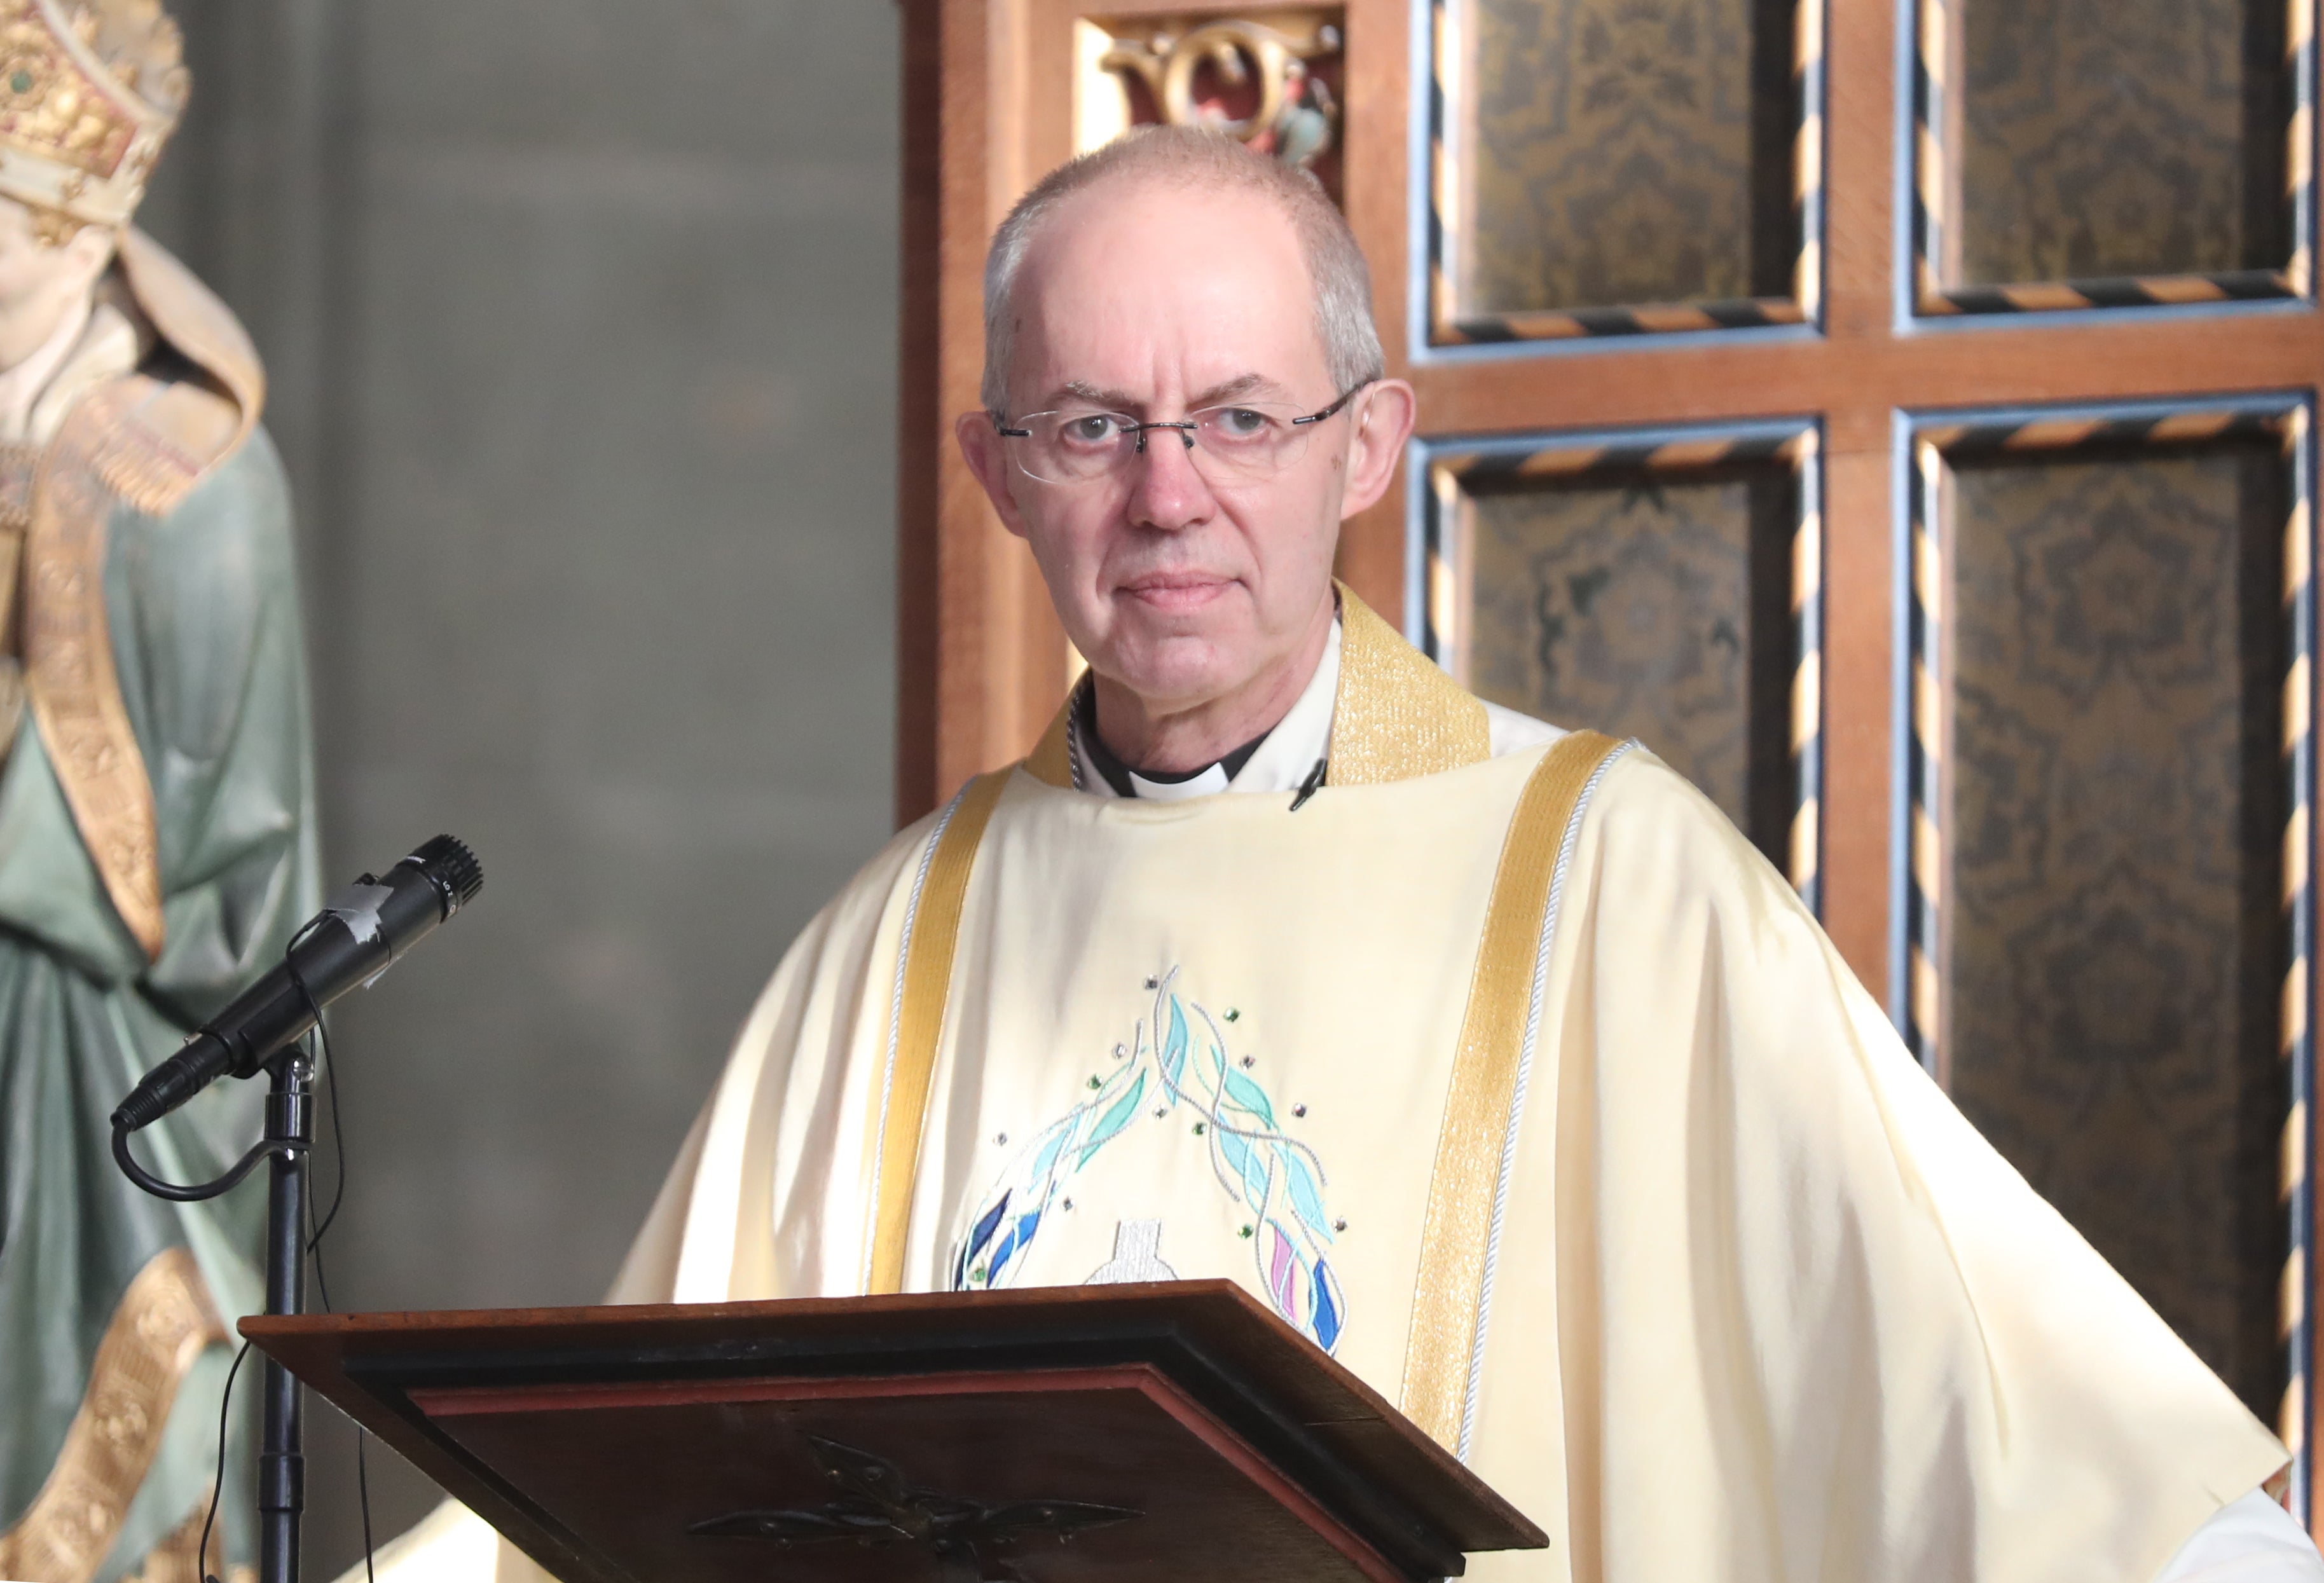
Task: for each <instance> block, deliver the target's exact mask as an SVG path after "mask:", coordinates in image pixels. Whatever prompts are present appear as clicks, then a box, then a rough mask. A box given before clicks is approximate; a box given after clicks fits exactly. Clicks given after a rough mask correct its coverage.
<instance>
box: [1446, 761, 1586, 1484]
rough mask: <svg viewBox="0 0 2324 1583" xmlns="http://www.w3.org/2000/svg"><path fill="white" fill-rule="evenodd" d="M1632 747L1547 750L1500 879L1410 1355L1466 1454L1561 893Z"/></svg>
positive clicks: (1450, 1444)
mask: <svg viewBox="0 0 2324 1583" xmlns="http://www.w3.org/2000/svg"><path fill="white" fill-rule="evenodd" d="M1621 747H1622V744H1621V743H1620V742H1618V741H1615V740H1614V739H1613V738H1611V737H1608V736H1601V735H1600V734H1599V733H1598V732H1574V733H1573V734H1572V735H1571V736H1568V737H1565V738H1563V739H1562V740H1561V741H1559V742H1558V743H1557V745H1556V746H1554V747H1553V748H1552V749H1550V750H1549V751H1548V752H1546V753H1545V754H1543V755H1542V759H1541V763H1540V764H1539V765H1538V766H1537V767H1536V768H1535V770H1534V772H1533V775H1532V778H1530V779H1528V780H1527V781H1526V787H1525V790H1524V791H1523V792H1522V793H1520V794H1519V795H1518V797H1517V812H1516V814H1515V815H1513V816H1512V817H1511V819H1510V821H1509V830H1508V836H1507V838H1506V839H1505V840H1504V841H1503V842H1502V845H1501V857H1500V863H1499V867H1498V868H1497V869H1496V870H1494V874H1493V890H1492V898H1491V900H1490V902H1489V904H1488V905H1487V907H1486V909H1485V929H1484V935H1483V938H1482V939H1481V940H1480V943H1479V944H1478V947H1477V965H1476V969H1475V973H1474V976H1473V977H1472V978H1471V980H1470V983H1469V1005H1468V1009H1467V1010H1466V1011H1465V1012H1464V1013H1463V1014H1462V1021H1461V1043H1460V1045H1459V1047H1458V1049H1457V1051H1456V1052H1455V1054H1454V1055H1453V1064H1452V1091H1451V1093H1450V1094H1449V1095H1448V1097H1447V1098H1446V1100H1445V1104H1444V1121H1443V1127H1442V1128H1441V1129H1440V1130H1439V1132H1438V1134H1437V1142H1436V1168H1435V1172H1434V1175H1433V1176H1432V1177H1431V1178H1430V1180H1429V1184H1428V1218H1427V1221H1426V1225H1425V1230H1424V1231H1423V1233H1422V1238H1421V1250H1422V1251H1421V1265H1420V1276H1419V1281H1418V1284H1417V1287H1416V1291H1415V1293H1414V1294H1413V1315H1412V1330H1411V1331H1410V1333H1409V1335H1408V1337H1407V1339H1406V1342H1405V1354H1404V1390H1403V1406H1404V1412H1405V1414H1406V1416H1407V1417H1409V1418H1410V1419H1411V1420H1412V1421H1413V1422H1415V1423H1417V1424H1418V1425H1420V1427H1421V1428H1422V1429H1424V1430H1425V1431H1427V1432H1428V1434H1429V1435H1430V1436H1431V1437H1432V1438H1433V1439H1434V1440H1436V1442H1437V1443H1438V1444H1440V1445H1442V1446H1444V1447H1446V1448H1447V1449H1449V1450H1453V1451H1455V1452H1456V1453H1457V1451H1458V1450H1459V1444H1458V1442H1459V1440H1460V1435H1461V1422H1462V1416H1463V1414H1464V1413H1465V1412H1466V1409H1467V1405H1468V1399H1469V1375H1470V1365H1471V1360H1472V1359H1473V1358H1474V1357H1475V1356H1476V1348H1477V1341H1478V1336H1477V1321H1478V1318H1479V1316H1480V1313H1481V1312H1482V1310H1483V1304H1484V1286H1485V1270H1486V1262H1487V1257H1488V1254H1489V1247H1490V1238H1491V1234H1492V1229H1493V1227H1492V1221H1493V1205H1494V1200H1495V1198H1496V1196H1497V1195H1498V1192H1499V1186H1500V1169H1501V1160H1502V1155H1503V1150H1504V1146H1505V1145H1506V1144H1507V1142H1508V1136H1509V1126H1510V1122H1511V1119H1512V1118H1511V1115H1510V1110H1511V1108H1512V1101H1513V1100H1514V1099H1515V1096H1516V1093H1517V1069H1518V1065H1519V1063H1520V1062H1521V1061H1522V1060H1523V1058H1524V1054H1525V1043H1526V1024H1527V1022H1528V1020H1529V1019H1530V1018H1531V1016H1532V1012H1533V992H1534V974H1535V963H1536V962H1537V961H1538V960H1539V956H1540V952H1541V948H1542V927H1543V924H1544V922H1545V919H1546V917H1547V916H1548V913H1549V906H1550V891H1551V886H1552V884H1553V881H1554V879H1555V878H1556V875H1557V868H1558V857H1559V854H1560V852H1561V851H1562V850H1563V843H1564V840H1565V832H1566V826H1567V825H1568V824H1571V823H1572V819H1573V816H1574V814H1575V811H1576V810H1577V809H1578V808H1579V807H1580V805H1581V803H1582V794H1583V792H1584V791H1585V790H1587V789H1588V787H1589V785H1590V782H1591V778H1592V777H1593V776H1595V775H1596V774H1597V773H1598V771H1599V768H1600V767H1601V766H1602V765H1604V764H1605V762H1606V761H1607V760H1608V759H1609V758H1611V757H1612V756H1613V755H1614V754H1615V753H1616V752H1617V751H1618V750H1620V749H1621Z"/></svg>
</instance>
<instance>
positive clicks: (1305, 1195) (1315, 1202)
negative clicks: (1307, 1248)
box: [1284, 1155, 1331, 1238]
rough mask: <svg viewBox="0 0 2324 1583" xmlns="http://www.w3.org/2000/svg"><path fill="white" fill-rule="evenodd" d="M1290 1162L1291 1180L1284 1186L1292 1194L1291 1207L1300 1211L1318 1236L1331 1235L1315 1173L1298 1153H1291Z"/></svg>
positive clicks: (1289, 1175)
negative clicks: (1317, 1188)
mask: <svg viewBox="0 0 2324 1583" xmlns="http://www.w3.org/2000/svg"><path fill="white" fill-rule="evenodd" d="M1289 1164H1290V1167H1291V1168H1290V1170H1289V1171H1288V1172H1287V1173H1286V1175H1287V1176H1288V1177H1289V1180H1288V1181H1287V1182H1286V1183H1285V1184H1284V1186H1285V1189H1286V1191H1287V1192H1289V1193H1290V1194H1291V1207H1292V1208H1293V1209H1295V1210H1298V1211H1299V1218H1300V1219H1303V1220H1305V1221H1306V1222H1307V1224H1308V1226H1309V1228H1310V1229H1313V1230H1314V1233H1315V1235H1316V1236H1317V1237H1318V1238H1323V1237H1328V1236H1330V1235H1331V1232H1330V1231H1329V1230H1328V1229H1327V1228H1328V1227H1329V1226H1330V1225H1331V1221H1330V1220H1328V1219H1325V1217H1324V1214H1323V1194H1322V1193H1321V1192H1317V1191H1316V1188H1315V1173H1314V1172H1313V1171H1311V1170H1309V1169H1308V1168H1307V1162H1306V1161H1305V1160H1303V1159H1301V1158H1300V1157H1299V1156H1298V1155H1290V1157H1289Z"/></svg>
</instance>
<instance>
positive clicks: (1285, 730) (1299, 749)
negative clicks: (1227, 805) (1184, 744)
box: [1065, 620, 1340, 803]
mask: <svg viewBox="0 0 2324 1583" xmlns="http://www.w3.org/2000/svg"><path fill="white" fill-rule="evenodd" d="M1339 691H1340V623H1339V621H1337V620H1334V621H1333V622H1332V632H1331V636H1330V637H1328V638H1326V639H1325V640H1324V641H1323V658H1322V659H1321V660H1319V661H1318V662H1317V663H1316V666H1315V674H1314V676H1311V677H1309V678H1308V681H1307V686H1306V687H1305V690H1303V691H1302V692H1301V693H1300V695H1299V697H1298V700H1297V701H1296V703H1294V704H1292V705H1291V708H1290V710H1289V712H1288V713H1286V714H1285V715H1284V717H1283V718H1282V719H1281V720H1280V721H1278V722H1276V726H1275V729H1274V730H1273V731H1270V732H1268V733H1267V735H1266V736H1265V737H1264V738H1262V739H1261V740H1260V741H1259V745H1258V746H1257V747H1256V748H1254V749H1252V750H1251V752H1250V757H1249V758H1248V759H1244V760H1243V762H1242V764H1241V766H1240V768H1238V769H1236V770H1235V772H1234V773H1233V775H1232V776H1231V777H1230V776H1229V775H1228V773H1227V771H1226V768H1225V767H1224V766H1223V765H1221V764H1213V765H1212V766H1210V767H1209V768H1206V769H1204V770H1203V772H1202V773H1201V774H1199V775H1196V776H1193V777H1190V778H1187V779H1185V780H1148V778H1146V777H1144V776H1142V775H1140V774H1139V773H1138V772H1137V771H1136V770H1134V769H1132V770H1130V771H1128V773H1127V778H1128V780H1129V782H1130V789H1131V790H1132V791H1133V792H1135V793H1136V794H1137V796H1138V798H1139V801H1141V802H1145V801H1152V802H1157V803H1175V802H1182V801H1184V800H1185V799H1186V798H1188V797H1206V796H1215V795H1216V794H1218V793H1220V792H1226V791H1232V792H1296V791H1300V790H1303V789H1305V788H1306V787H1308V785H1309V783H1310V782H1311V781H1313V780H1314V779H1315V778H1316V776H1315V770H1316V767H1317V766H1318V765H1319V764H1321V763H1323V760H1324V759H1325V758H1326V757H1327V755H1328V754H1329V753H1330V751H1331V746H1332V708H1333V704H1335V703H1336V702H1337V701H1338V697H1339ZM1081 713H1082V712H1081V711H1080V710H1079V709H1075V710H1074V711H1073V713H1072V714H1071V715H1070V716H1069V717H1068V720H1067V723H1066V728H1065V729H1066V746H1067V750H1068V754H1069V756H1070V758H1071V759H1072V762H1073V769H1074V786H1075V787H1078V788H1079V789H1081V790H1083V791H1085V792H1088V793H1090V794H1091V795H1092V796H1101V797H1119V796H1121V793H1120V791H1119V790H1117V789H1116V788H1115V787H1114V786H1113V784H1112V783H1111V781H1109V780H1108V779H1107V778H1105V777H1104V776H1103V775H1101V774H1099V773H1098V772H1097V771H1096V769H1095V768H1093V767H1092V766H1091V765H1090V763H1089V759H1088V753H1087V751H1086V750H1085V749H1084V744H1083V742H1082V723H1081Z"/></svg>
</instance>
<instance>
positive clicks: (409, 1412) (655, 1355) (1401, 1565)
mask: <svg viewBox="0 0 2324 1583" xmlns="http://www.w3.org/2000/svg"><path fill="white" fill-rule="evenodd" d="M242 1328H243V1331H244V1334H245V1335H247V1336H248V1337H249V1338H250V1339H252V1340H253V1341H254V1343H255V1344H256V1345H257V1346H258V1347H259V1348H261V1349H262V1350H263V1351H265V1352H267V1353H268V1354H269V1355H270V1356H272V1357H273V1358H277V1359H278V1360H280V1361H281V1363H283V1364H284V1365H285V1366H286V1367H289V1368H290V1369H291V1371H292V1372H293V1373H294V1374H296V1375H298V1376H300V1378H301V1379H303V1380H305V1381H306V1383H307V1384H309V1385H311V1386H313V1387H314V1388H315V1389H316V1390H318V1391H319V1392H320V1393H321V1394H323V1395H325V1396H326V1397H327V1398H328V1399H329V1400H330V1401H332V1402H333V1403H334V1404H337V1406H338V1407H339V1408H341V1409H342V1410H343V1411H345V1412H346V1413H347V1414H348V1415H349V1416H351V1417H353V1418H355V1420H357V1421H358V1422H362V1423H363V1424H364V1425H365V1426H366V1427H367V1428H369V1429H371V1430H372V1431H374V1433H376V1434H377V1435H378V1436H379V1437H380V1438H381V1439H382V1440H385V1441H387V1442H388V1443H389V1444H390V1445H392V1446H393V1447H394V1448H395V1449H396V1450H398V1451H400V1452H401V1453H402V1454H403V1455H404V1456H405V1457H407V1458H409V1459H410V1460H411V1461H412V1462H413V1463H414V1464H416V1465H417V1466H418V1467H419V1468H420V1469H421V1470H422V1471H423V1472H425V1473H427V1474H429V1476H430V1477H433V1478H435V1479H436V1481H437V1482H438V1483H439V1484H441V1485H442V1486H444V1487H445V1488H446V1489H447V1490H448V1491H449V1492H450V1493H452V1494H453V1495H455V1496H458V1497H459V1498H460V1499H461V1500H463V1501H464V1502H466V1504H467V1505H469V1506H470V1507H472V1508H473V1509H474V1510H475V1511H476V1512H477V1513H478V1514H480V1515H482V1516H483V1517H484V1518H485V1519H486V1520H487V1521H488V1522H490V1523H493V1526H494V1527H496V1528H498V1529H500V1530H501V1531H502V1532H503V1533H505V1534H506V1535H508V1537H509V1538H510V1539H512V1541H514V1542H516V1543H517V1544H518V1545H519V1546H521V1548H522V1549H524V1550H525V1551H528V1552H529V1553H530V1554H531V1555H532V1556H533V1557H534V1559H535V1560H539V1561H540V1562H541V1563H542V1564H543V1565H545V1566H547V1567H549V1569H550V1570H552V1571H554V1572H556V1573H557V1574H558V1575H559V1576H560V1577H562V1578H566V1579H567V1583H649V1580H652V1583H663V1580H671V1583H675V1580H678V1579H696V1578H698V1579H701V1580H703V1583H726V1580H727V1579H730V1578H731V1579H733V1580H735V1583H741V1580H742V1579H745V1578H749V1579H754V1580H755V1579H761V1578H767V1577H770V1576H774V1575H779V1576H780V1577H782V1578H785V1579H787V1580H793V1583H923V1580H925V1583H977V1580H980V1579H993V1580H996V1583H1081V1580H1083V1579H1088V1580H1091V1583H1097V1580H1100V1579H1102V1583H1183V1579H1184V1578H1185V1577H1186V1576H1188V1575H1189V1573H1190V1571H1193V1572H1195V1573H1196V1574H1197V1575H1199V1573H1200V1572H1209V1573H1212V1574H1213V1575H1219V1574H1223V1579H1222V1583H1224V1580H1231V1579H1233V1578H1238V1577H1248V1578H1250V1579H1252V1583H1259V1579H1262V1578H1264V1579H1265V1580H1266V1583H1310V1580H1312V1583H1357V1580H1358V1579H1367V1580H1369V1583H1413V1580H1416V1579H1423V1578H1439V1577H1446V1576H1451V1575H1454V1574H1457V1573H1459V1572H1460V1571H1461V1570H1462V1552H1464V1551H1486V1550H1504V1549H1528V1548H1536V1547H1539V1546H1540V1545H1542V1544H1544V1543H1545V1542H1546V1541H1545V1538H1544V1537H1543V1535H1542V1533H1541V1532H1540V1530H1539V1529H1538V1528H1536V1527H1535V1525H1534V1524H1533V1523H1531V1522H1529V1521H1528V1520H1527V1519H1526V1517H1525V1516H1524V1515H1523V1514H1520V1513H1518V1512H1517V1510H1516V1509H1515V1508H1514V1507H1512V1506H1510V1505H1508V1503H1507V1502H1506V1501H1504V1500H1502V1499H1501V1498H1500V1497H1499V1496H1498V1495H1496V1494H1494V1493H1493V1491H1492V1490H1491V1489H1489V1487H1487V1486H1485V1484H1484V1483H1483V1482H1482V1481H1480V1479H1478V1478H1477V1477H1475V1476H1474V1475H1473V1474H1471V1472H1470V1471H1469V1470H1468V1469H1467V1468H1463V1467H1462V1465H1461V1464H1460V1462H1459V1461H1458V1459H1455V1458H1453V1457H1452V1455H1450V1454H1449V1453H1448V1452H1446V1451H1445V1450H1443V1448H1441V1447H1439V1446H1438V1445H1437V1444H1436V1443H1435V1442H1434V1441H1433V1440H1430V1439H1429V1438H1428V1437H1427V1436H1426V1435H1425V1434H1424V1433H1423V1432H1422V1431H1420V1430H1419V1429H1418V1428H1417V1427H1416V1426H1415V1425H1414V1424H1413V1423H1411V1422H1409V1421H1408V1420H1406V1419H1405V1418H1404V1417H1403V1416H1402V1415H1401V1414H1400V1413H1397V1411H1396V1409H1395V1408H1394V1407H1393V1406H1391V1405H1390V1404H1388V1402H1387V1401H1385V1400H1384V1399H1382V1398H1381V1397H1380V1396H1379V1394H1377V1393H1376V1392H1374V1391H1372V1390H1371V1389H1370V1388H1369V1386H1367V1385H1364V1383H1363V1382H1362V1381H1361V1380H1360V1379H1358V1378H1357V1377H1356V1376H1354V1375H1353V1374H1351V1372H1349V1371H1348V1370H1347V1369H1346V1368H1344V1367H1342V1366H1341V1365H1339V1364H1338V1363H1336V1362H1334V1361H1333V1359H1331V1358H1328V1357H1326V1356H1325V1355H1324V1354H1323V1352H1322V1351H1321V1350H1319V1349H1318V1348H1316V1347H1315V1346H1314V1344H1313V1343H1312V1342H1311V1341H1309V1340H1308V1339H1305V1337H1303V1336H1300V1335H1298V1334H1297V1333H1296V1332H1295V1331H1293V1330H1291V1329H1290V1328H1289V1327H1287V1326H1286V1325H1284V1324H1283V1323H1282V1322H1281V1321H1279V1320H1277V1318H1276V1317H1275V1316H1274V1315H1273V1314H1272V1313H1270V1312H1268V1311H1267V1310H1266V1309H1265V1308H1264V1307H1263V1306H1262V1305H1260V1304H1259V1302H1257V1301H1256V1300H1254V1299H1253V1298H1251V1297H1250V1295H1248V1294H1247V1293H1244V1292H1243V1291H1242V1290H1241V1289H1240V1287H1238V1286H1236V1285H1235V1284H1233V1283H1231V1282H1226V1281H1202V1282H1174V1283H1169V1284H1157V1285H1146V1286H1097V1287H1065V1288H1048V1289H1037V1290H1028V1291H1009V1292H994V1293H906V1294H902V1295H896V1296H885V1297H863V1298H813V1299H798V1300H791V1301H785V1302H740V1303H715V1304H707V1303H705V1304H680V1305H657V1306H632V1307H607V1308H581V1309H519V1310H496V1311H453V1312H430V1313H375V1314H340V1315H309V1316H301V1317H298V1318H289V1319H278V1318H252V1319H248V1320H245V1321H243V1327H242ZM778 1557H779V1558H780V1559H779V1564H777V1565H774V1566H772V1567H770V1563H775V1562H776V1561H777V1558H778Z"/></svg>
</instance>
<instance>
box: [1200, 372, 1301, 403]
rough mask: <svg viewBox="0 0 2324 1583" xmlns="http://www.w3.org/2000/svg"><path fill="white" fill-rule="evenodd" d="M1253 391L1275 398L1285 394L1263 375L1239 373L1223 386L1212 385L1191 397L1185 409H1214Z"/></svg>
mask: <svg viewBox="0 0 2324 1583" xmlns="http://www.w3.org/2000/svg"><path fill="white" fill-rule="evenodd" d="M1252 391H1267V392H1268V394H1269V395H1277V396H1279V395H1282V394H1284V393H1285V392H1284V389H1283V387H1282V386H1281V385H1279V384H1277V383H1276V382H1274V381H1273V380H1271V379H1269V378H1268V377H1267V376H1266V375H1265V374H1263V373H1240V374H1237V375H1236V376H1235V377H1234V378H1232V379H1231V380H1228V381H1227V382H1225V383H1223V384H1215V385H1213V386H1212V387H1211V388H1210V389H1209V390H1207V391H1203V392H1202V393H1201V394H1200V395H1197V396H1194V397H1193V398H1192V399H1190V400H1188V401H1187V403H1186V407H1187V410H1189V411H1200V410H1202V409H1203V408H1204V407H1215V406H1217V405H1219V404H1220V403H1221V402H1222V401H1231V400H1234V399H1235V398H1236V397H1237V396H1248V395H1250V393H1251V392H1252Z"/></svg>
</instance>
